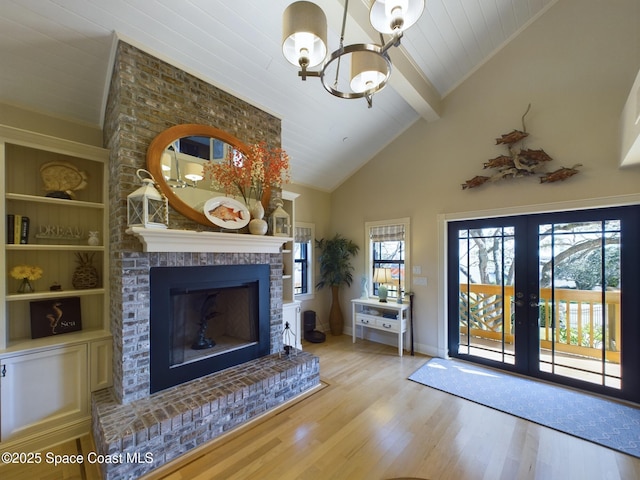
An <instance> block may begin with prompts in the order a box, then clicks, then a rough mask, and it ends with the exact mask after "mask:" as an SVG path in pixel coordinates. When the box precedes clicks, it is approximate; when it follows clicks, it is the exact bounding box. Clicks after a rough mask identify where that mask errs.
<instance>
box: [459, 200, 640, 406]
mask: <svg viewBox="0 0 640 480" xmlns="http://www.w3.org/2000/svg"><path fill="white" fill-rule="evenodd" d="M448 252H449V253H448V255H449V258H448V282H449V284H448V292H449V294H448V295H449V300H448V318H449V324H448V332H449V338H448V341H449V355H450V356H453V357H460V358H465V359H468V360H471V361H475V362H478V363H484V364H487V365H491V366H494V367H499V368H503V369H505V370H511V371H514V372H517V373H520V374H524V375H529V376H534V377H539V378H544V379H546V380H550V381H554V382H558V383H563V384H567V385H571V386H574V387H578V388H583V389H586V390H591V391H595V392H599V393H605V394H607V395H611V396H616V397H619V398H625V399H628V400H632V401H636V402H638V401H640V307H639V306H638V305H639V304H640V206H629V207H616V208H607V209H596V210H581V211H572V212H561V213H548V214H536V215H526V216H515V217H501V218H488V219H476V220H465V221H458V222H451V223H449V226H448Z"/></svg>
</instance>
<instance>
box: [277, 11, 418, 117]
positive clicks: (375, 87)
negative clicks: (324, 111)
mask: <svg viewBox="0 0 640 480" xmlns="http://www.w3.org/2000/svg"><path fill="white" fill-rule="evenodd" d="M348 6H349V0H345V2H344V13H343V16H342V30H341V32H340V46H339V47H338V49H337V50H335V51H334V52H332V53H330V54H329V55H328V56H327V17H326V16H325V14H324V12H323V11H322V9H321V8H320V7H319V6H317V5H316V4H315V3H312V2H304V1H301V2H294V3H292V4H291V5H289V6H288V7H287V8H286V10H285V11H284V15H283V22H282V24H283V25H282V52H283V54H284V56H285V58H286V59H287V60H288V61H289V62H290V63H291V64H293V65H295V66H297V67H300V71H299V72H298V76H299V77H302V80H306V79H307V77H319V78H320V80H321V81H322V85H323V86H324V88H325V89H326V90H327V91H328V92H329V93H331V94H332V95H335V96H336V97H340V98H349V99H350V98H365V99H366V100H367V103H368V105H369V108H371V106H372V105H373V94H374V93H377V92H379V91H380V90H382V89H383V88H384V87H385V85H386V84H387V81H388V80H389V76H390V75H391V69H392V64H391V59H390V58H389V54H388V50H389V49H390V48H391V47H398V46H399V45H400V40H401V39H402V35H403V32H404V30H406V29H407V28H409V27H410V26H411V25H413V24H414V23H416V22H417V21H418V19H419V18H420V16H421V15H422V12H423V10H424V0H374V1H373V3H372V5H371V9H370V11H369V20H370V22H371V25H372V26H373V27H374V28H375V29H376V30H377V31H378V32H379V33H380V43H379V44H375V43H357V44H352V45H344V33H345V27H346V23H347V8H348ZM384 35H390V38H389V39H388V40H387V41H385V39H384ZM323 62H324V63H323ZM343 62H344V63H347V65H346V68H349V69H350V75H348V77H347V76H345V74H344V73H341V70H340V67H341V66H343V65H342V63H343ZM320 64H322V68H321V69H320V70H309V69H310V68H313V67H317V66H319V65H320Z"/></svg>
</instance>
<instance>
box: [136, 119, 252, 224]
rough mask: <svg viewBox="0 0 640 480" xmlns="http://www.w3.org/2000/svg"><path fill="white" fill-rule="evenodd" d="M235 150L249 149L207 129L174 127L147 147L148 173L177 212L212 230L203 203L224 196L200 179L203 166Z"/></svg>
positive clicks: (233, 139)
mask: <svg viewBox="0 0 640 480" xmlns="http://www.w3.org/2000/svg"><path fill="white" fill-rule="evenodd" d="M234 150H238V151H240V152H243V153H244V152H246V151H247V150H248V148H247V146H246V145H245V144H244V143H243V142H241V141H240V140H238V139H237V138H236V137H234V136H233V135H230V134H228V133H227V132H224V131H222V130H220V129H217V128H215V127H211V126H209V125H199V124H183V125H176V126H174V127H171V128H168V129H167V130H165V131H163V132H162V133H160V134H159V135H158V136H157V137H156V138H154V139H153V141H152V142H151V145H149V149H148V150H147V169H148V170H149V172H151V174H152V175H153V177H154V178H155V179H156V182H157V184H158V187H159V188H160V191H162V193H163V194H164V195H166V197H167V199H168V200H169V204H170V205H171V206H172V207H173V208H174V209H175V210H176V211H177V212H179V213H181V214H182V215H184V216H185V217H187V218H189V219H191V220H193V221H195V222H198V223H200V224H201V225H207V226H209V227H211V226H213V224H212V223H211V222H210V221H209V220H208V219H207V217H206V216H205V215H204V212H203V207H204V203H205V202H206V201H207V200H209V199H210V198H212V197H216V196H222V195H224V193H223V192H220V191H217V190H215V189H214V188H213V187H212V186H211V181H210V180H206V179H204V178H203V168H204V165H205V162H216V161H223V160H225V159H226V158H227V156H228V155H229V152H230V151H234Z"/></svg>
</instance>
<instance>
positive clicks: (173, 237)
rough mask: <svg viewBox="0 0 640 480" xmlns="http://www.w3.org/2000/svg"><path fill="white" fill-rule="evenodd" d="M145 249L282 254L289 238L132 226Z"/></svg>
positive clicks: (153, 250) (131, 228)
mask: <svg viewBox="0 0 640 480" xmlns="http://www.w3.org/2000/svg"><path fill="white" fill-rule="evenodd" d="M127 233H129V234H131V235H134V236H135V237H136V238H137V239H138V240H140V242H141V243H142V246H143V250H144V251H145V252H218V253H280V252H281V248H282V245H283V244H284V243H286V242H289V241H293V238H289V237H273V236H268V235H265V236H262V235H250V234H240V233H223V232H195V231H193V230H173V229H169V228H167V229H165V228H144V227H130V228H129V229H128V230H127Z"/></svg>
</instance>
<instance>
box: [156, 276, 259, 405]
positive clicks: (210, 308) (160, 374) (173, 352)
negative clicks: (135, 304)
mask: <svg viewBox="0 0 640 480" xmlns="http://www.w3.org/2000/svg"><path fill="white" fill-rule="evenodd" d="M269 274H270V267H269V265H266V264H265V265H211V266H197V267H153V268H151V269H150V275H149V278H150V282H151V285H150V291H151V296H150V304H151V309H150V313H151V321H150V342H151V344H150V359H151V372H150V380H151V386H150V390H151V393H154V392H157V391H160V390H164V389H166V388H169V387H172V386H174V385H178V384H180V383H184V382H187V381H189V380H193V379H195V378H199V377H202V376H205V375H209V374H211V373H214V372H217V371H220V370H224V369H225V368H229V367H232V366H234V365H239V364H242V363H245V362H248V361H250V360H253V359H255V358H259V357H262V356H265V355H268V354H269V349H270V327H269V324H270V307H269V306H270V295H269Z"/></svg>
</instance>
